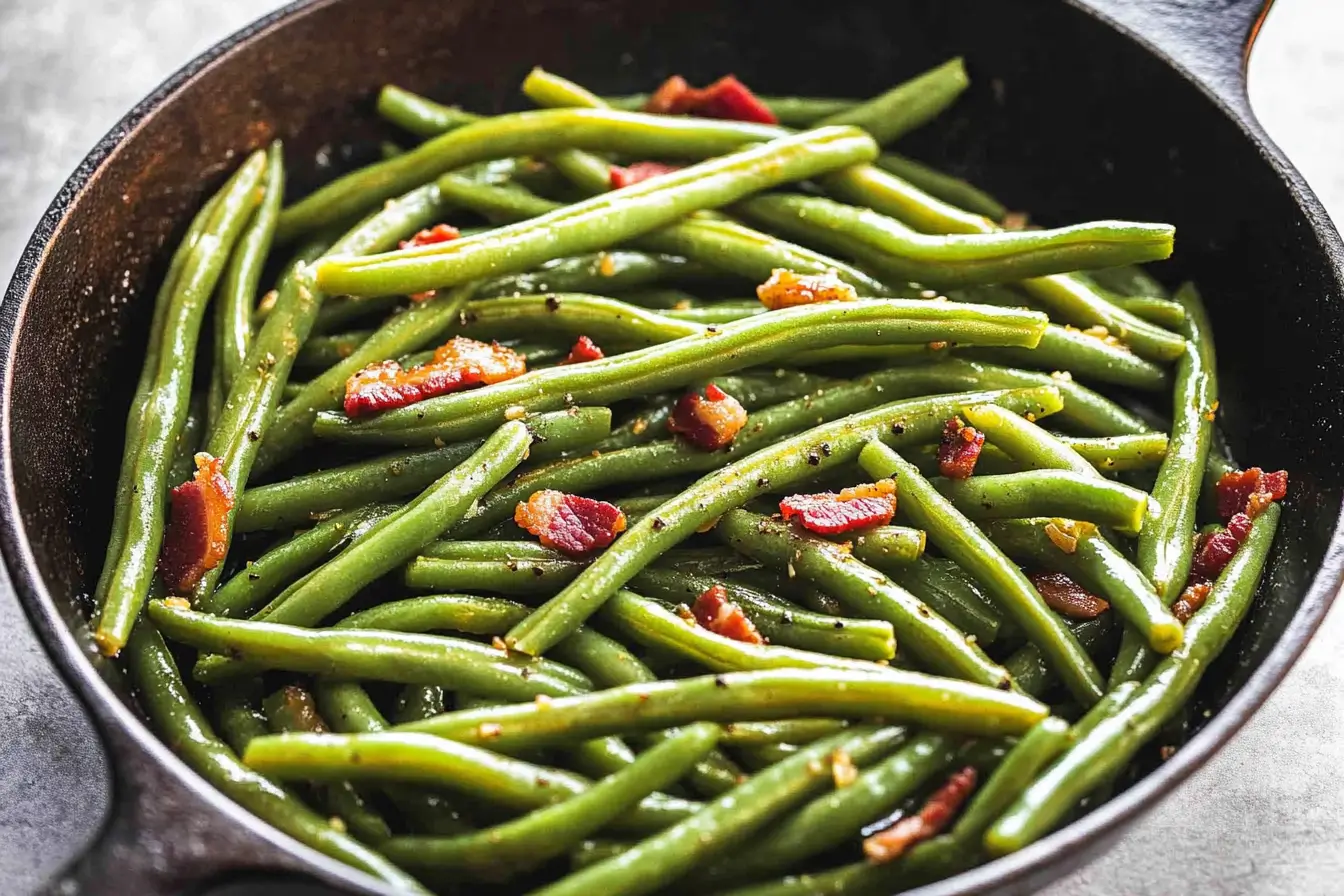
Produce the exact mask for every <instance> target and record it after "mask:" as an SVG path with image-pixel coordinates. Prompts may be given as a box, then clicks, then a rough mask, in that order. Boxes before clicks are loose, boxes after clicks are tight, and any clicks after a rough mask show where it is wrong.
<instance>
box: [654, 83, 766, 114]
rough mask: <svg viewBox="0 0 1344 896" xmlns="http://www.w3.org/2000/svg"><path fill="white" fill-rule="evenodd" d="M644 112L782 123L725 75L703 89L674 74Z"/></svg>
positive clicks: (740, 84)
mask: <svg viewBox="0 0 1344 896" xmlns="http://www.w3.org/2000/svg"><path fill="white" fill-rule="evenodd" d="M644 111H645V112H655V113H659V114H663V115H702V116H704V117H705V118H721V119H725V120H728V121H754V122H756V123H758V124H778V123H779V119H777V118H776V117H775V113H773V112H771V111H770V107H769V106H767V105H766V104H765V103H763V102H761V101H760V99H759V98H758V97H757V96H756V94H754V93H752V92H751V90H750V89H749V88H748V87H747V85H745V84H743V83H742V82H741V81H739V80H737V78H735V77H733V76H732V75H725V76H724V77H722V78H720V79H719V80H717V81H715V82H714V83H713V84H711V85H709V86H708V87H704V88H695V87H692V86H691V85H690V84H688V83H687V82H686V79H685V78H683V77H682V76H681V75H673V76H672V77H670V78H668V79H667V80H666V81H664V82H663V83H662V85H661V86H659V88H658V89H657V90H655V91H654V92H653V95H652V96H651V97H649V101H648V102H647V103H645V104H644Z"/></svg>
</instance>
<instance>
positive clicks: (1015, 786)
mask: <svg viewBox="0 0 1344 896" xmlns="http://www.w3.org/2000/svg"><path fill="white" fill-rule="evenodd" d="M1071 739H1072V732H1071V730H1070V728H1069V724H1068V723H1067V722H1065V721H1064V720H1063V719H1060V718H1056V717H1054V716H1051V717H1050V718H1048V719H1042V720H1041V721H1040V722H1038V723H1037V724H1036V727H1034V728H1032V729H1031V730H1030V731H1028V732H1027V733H1026V734H1024V735H1022V738H1021V739H1020V740H1018V742H1017V743H1016V744H1015V745H1014V746H1013V748H1012V749H1011V750H1009V751H1008V755H1007V756H1005V757H1004V758H1003V762H1002V763H1000V765H999V767H998V768H996V769H995V770H994V774H992V775H990V777H989V780H987V781H985V783H984V785H983V786H981V787H980V788H979V789H978V790H976V792H975V796H974V797H973V798H972V799H971V801H970V803H968V804H967V805H966V809H965V811H963V812H962V813H961V817H960V818H958V819H957V823H956V824H955V825H954V826H953V828H952V832H951V833H952V836H953V837H954V838H956V839H957V840H960V841H961V842H962V843H963V844H964V845H965V846H966V847H967V848H968V849H970V850H972V851H978V849H979V844H978V841H979V840H980V838H981V837H982V836H983V835H984V833H985V831H986V830H988V829H989V826H990V825H992V824H993V823H994V822H995V821H996V820H997V819H998V817H999V816H1000V815H1001V814H1002V813H1003V811H1004V810H1005V809H1007V808H1008V807H1009V806H1010V805H1012V803H1013V802H1014V801H1015V800H1016V799H1017V797H1018V796H1019V795H1020V794H1021V793H1022V791H1024V790H1026V788H1027V786H1028V785H1029V784H1030V783H1031V782H1032V781H1034V780H1035V779H1036V776H1037V775H1038V774H1040V772H1041V771H1042V770H1043V769H1044V768H1045V767H1046V766H1047V765H1049V764H1050V763H1051V762H1053V761H1054V759H1055V757H1056V756H1058V755H1059V754H1060V753H1062V752H1064V750H1066V749H1067V748H1068V747H1069V746H1070V742H1071Z"/></svg>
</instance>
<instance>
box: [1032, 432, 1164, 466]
mask: <svg viewBox="0 0 1344 896" xmlns="http://www.w3.org/2000/svg"><path fill="white" fill-rule="evenodd" d="M1052 435H1054V437H1055V438H1056V439H1058V440H1059V441H1061V442H1063V443H1064V444H1065V445H1067V446H1068V447H1070V448H1072V449H1073V450H1074V451H1076V452H1078V454H1079V455H1080V456H1082V457H1083V458H1084V459H1085V460H1086V461H1087V462H1088V463H1090V464H1091V465H1092V466H1094V467H1096V468H1097V470H1099V471H1101V472H1103V473H1118V472H1124V471H1131V470H1150V469H1153V468H1154V467H1157V466H1159V465H1160V464H1161V463H1162V460H1163V459H1164V458H1165V457H1166V456H1167V436H1166V433H1160V432H1146V433H1133V434H1130V435H1116V436H1103V437H1099V438H1087V437H1080V436H1070V435H1064V434H1061V433H1052Z"/></svg>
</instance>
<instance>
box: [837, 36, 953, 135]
mask: <svg viewBox="0 0 1344 896" xmlns="http://www.w3.org/2000/svg"><path fill="white" fill-rule="evenodd" d="M970 85H971V80H970V78H969V77H967V75H966V64H965V62H963V61H962V59H961V57H960V56H958V57H956V58H955V59H949V60H948V61H946V62H944V63H942V64H941V65H937V66H934V67H933V68H931V69H929V70H928V71H925V72H921V73H920V74H918V75H916V76H915V77H913V78H911V79H910V80H908V81H903V82H901V83H900V84H897V85H896V86H895V87H893V88H891V89H890V90H888V91H887V92H886V93H881V94H878V95H877V96H875V97H873V98H872V99H870V100H865V101H864V102H862V103H858V104H857V105H855V106H852V107H851V108H849V109H843V110H837V111H836V112H833V113H831V114H830V115H827V116H826V117H825V118H823V119H821V120H820V121H818V122H816V123H815V124H814V125H812V126H813V127H822V126H823V125H837V124H848V125H853V126H855V127H859V128H863V129H864V130H865V131H867V132H868V133H869V134H872V135H873V139H874V140H876V141H877V142H878V143H879V144H882V145H885V144H887V143H892V142H895V141H896V140H897V139H899V138H900V137H902V136H904V135H905V134H907V133H909V132H910V131H913V130H915V129H916V128H918V127H920V126H921V125H925V124H928V123H929V122H930V121H932V120H933V119H935V118H937V117H938V116H939V115H940V114H941V113H942V112H943V110H945V109H946V108H947V107H948V106H950V105H952V103H953V102H954V101H955V100H956V98H957V97H959V96H961V94H962V92H964V91H965V90H966V88H967V87H969V86H970Z"/></svg>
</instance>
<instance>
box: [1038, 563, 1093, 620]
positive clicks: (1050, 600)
mask: <svg viewBox="0 0 1344 896" xmlns="http://www.w3.org/2000/svg"><path fill="white" fill-rule="evenodd" d="M1027 578H1028V579H1030V580H1031V584H1033V585H1035V586H1036V590H1037V591H1039V592H1040V593H1041V597H1043V598H1045V603H1046V605H1047V606H1049V607H1050V609H1052V610H1054V611H1055V612H1056V613H1061V614H1063V615H1065V616H1068V617H1069V618H1070V619H1095V618H1097V617H1098V616H1100V615H1101V614H1102V613H1105V612H1106V611H1107V610H1108V609H1109V608H1110V606H1111V605H1110V604H1108V603H1106V601H1104V600H1102V599H1101V598H1099V597H1097V596H1096V595H1095V594H1093V593H1092V592H1090V591H1088V590H1087V589H1085V588H1084V587H1083V586H1082V585H1079V584H1078V583H1077V582H1075V581H1074V580H1073V579H1071V578H1069V577H1068V576H1066V575H1064V574H1063V573H1062V572H1034V573H1031V574H1030V575H1028V576H1027Z"/></svg>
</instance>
